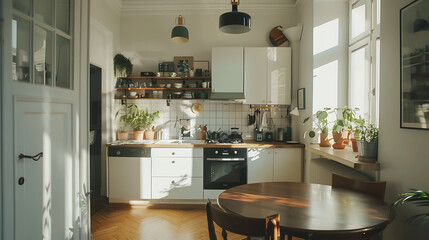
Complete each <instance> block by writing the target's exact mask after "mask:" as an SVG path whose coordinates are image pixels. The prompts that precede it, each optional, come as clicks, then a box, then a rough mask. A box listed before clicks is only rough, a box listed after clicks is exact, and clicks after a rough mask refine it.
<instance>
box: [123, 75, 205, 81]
mask: <svg viewBox="0 0 429 240" xmlns="http://www.w3.org/2000/svg"><path fill="white" fill-rule="evenodd" d="M123 79H162V80H209V79H211V77H156V76H143V77H124V78H123Z"/></svg>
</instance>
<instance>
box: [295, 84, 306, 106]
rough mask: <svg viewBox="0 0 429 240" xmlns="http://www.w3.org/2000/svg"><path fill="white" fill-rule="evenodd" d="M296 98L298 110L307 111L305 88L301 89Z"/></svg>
mask: <svg viewBox="0 0 429 240" xmlns="http://www.w3.org/2000/svg"><path fill="white" fill-rule="evenodd" d="M296 97H297V102H298V109H305V88H299V89H298V91H297V95H296Z"/></svg>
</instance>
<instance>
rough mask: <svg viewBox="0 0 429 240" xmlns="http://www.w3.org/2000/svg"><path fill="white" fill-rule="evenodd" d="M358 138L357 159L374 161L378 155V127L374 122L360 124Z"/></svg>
mask: <svg viewBox="0 0 429 240" xmlns="http://www.w3.org/2000/svg"><path fill="white" fill-rule="evenodd" d="M359 131H360V134H359V135H360V139H359V140H357V145H358V152H359V160H360V161H364V162H376V161H377V155H378V128H377V127H376V126H374V124H371V123H369V124H362V125H361V126H360V128H359Z"/></svg>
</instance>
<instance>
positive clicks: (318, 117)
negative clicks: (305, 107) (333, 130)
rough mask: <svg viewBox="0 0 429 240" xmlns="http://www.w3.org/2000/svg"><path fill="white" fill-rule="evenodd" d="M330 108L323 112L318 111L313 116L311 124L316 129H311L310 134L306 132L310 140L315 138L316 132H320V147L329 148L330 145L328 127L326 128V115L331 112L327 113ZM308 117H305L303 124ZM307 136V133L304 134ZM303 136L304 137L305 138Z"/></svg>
mask: <svg viewBox="0 0 429 240" xmlns="http://www.w3.org/2000/svg"><path fill="white" fill-rule="evenodd" d="M329 110H331V108H324V109H323V110H319V111H317V112H316V114H314V115H313V116H312V117H313V123H314V125H315V126H316V127H314V128H312V129H311V131H310V132H308V136H309V137H310V138H314V137H315V136H316V132H319V131H320V134H319V136H320V143H319V146H321V147H330V146H331V143H329V139H328V135H329V127H328V115H329V113H331V112H328V111H329ZM309 119H310V117H306V118H305V119H304V121H303V124H304V123H306V122H307V121H308V120H309ZM305 135H307V132H306V133H305ZM305 135H304V136H305Z"/></svg>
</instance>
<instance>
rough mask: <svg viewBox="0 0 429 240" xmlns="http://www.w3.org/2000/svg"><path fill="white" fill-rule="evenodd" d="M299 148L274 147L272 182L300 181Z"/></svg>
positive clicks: (300, 161) (300, 163)
mask: <svg viewBox="0 0 429 240" xmlns="http://www.w3.org/2000/svg"><path fill="white" fill-rule="evenodd" d="M301 177H302V159H301V149H300V148H275V149H274V182H301Z"/></svg>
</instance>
